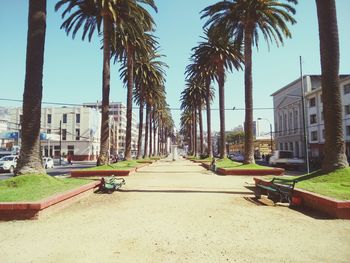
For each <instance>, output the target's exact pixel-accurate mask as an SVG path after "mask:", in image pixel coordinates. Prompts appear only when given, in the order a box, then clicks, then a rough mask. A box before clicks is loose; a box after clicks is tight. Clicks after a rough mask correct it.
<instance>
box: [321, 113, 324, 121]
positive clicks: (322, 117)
mask: <svg viewBox="0 0 350 263" xmlns="http://www.w3.org/2000/svg"><path fill="white" fill-rule="evenodd" d="M323 120H324V113H323V111H322V112H321V121H323Z"/></svg>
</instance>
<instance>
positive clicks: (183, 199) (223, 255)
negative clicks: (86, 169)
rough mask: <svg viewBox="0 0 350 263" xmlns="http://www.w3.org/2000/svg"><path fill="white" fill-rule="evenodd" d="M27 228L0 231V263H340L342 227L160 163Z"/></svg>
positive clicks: (218, 179)
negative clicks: (118, 189)
mask: <svg viewBox="0 0 350 263" xmlns="http://www.w3.org/2000/svg"><path fill="white" fill-rule="evenodd" d="M126 180H127V184H126V185H125V187H123V191H122V192H116V193H113V194H111V195H104V194H103V195H102V194H93V195H90V196H88V197H86V198H84V199H82V200H81V201H79V202H77V203H74V204H72V205H70V206H69V207H67V208H65V209H63V210H60V211H59V212H55V213H52V214H50V215H48V216H47V217H45V218H42V219H40V220H36V221H14V222H0V246H1V252H0V262H74V263H75V262H152V263H153V262H293V263H294V262H317V263H318V262H350V249H349V248H350V221H345V220H329V219H317V218H315V215H311V216H310V215H305V214H303V213H300V212H298V211H294V210H291V209H289V208H287V207H284V206H276V207H273V206H264V205H261V204H256V203H254V202H252V200H251V199H250V198H251V197H253V195H252V193H251V191H250V190H249V189H248V188H246V187H245V186H248V185H249V184H252V183H253V180H252V178H251V177H243V176H242V177H230V176H226V177H225V176H216V175H214V174H212V173H210V172H208V171H205V170H204V169H203V168H201V167H200V166H198V165H196V164H192V163H191V162H189V161H185V160H179V161H176V162H168V161H161V162H158V163H156V164H153V165H151V166H148V167H145V168H142V169H140V171H139V172H137V173H135V174H134V175H132V176H130V177H128V178H126Z"/></svg>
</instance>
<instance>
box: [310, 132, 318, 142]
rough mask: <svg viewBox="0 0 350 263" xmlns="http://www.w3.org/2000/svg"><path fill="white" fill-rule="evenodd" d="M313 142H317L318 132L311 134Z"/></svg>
mask: <svg viewBox="0 0 350 263" xmlns="http://www.w3.org/2000/svg"><path fill="white" fill-rule="evenodd" d="M311 141H317V131H312V132H311Z"/></svg>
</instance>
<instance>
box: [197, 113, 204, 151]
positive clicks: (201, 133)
mask: <svg viewBox="0 0 350 263" xmlns="http://www.w3.org/2000/svg"><path fill="white" fill-rule="evenodd" d="M198 115H199V141H200V147H199V149H200V155H203V118H202V106H199V107H198Z"/></svg>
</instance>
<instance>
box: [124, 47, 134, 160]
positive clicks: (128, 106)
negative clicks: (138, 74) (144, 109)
mask: <svg viewBox="0 0 350 263" xmlns="http://www.w3.org/2000/svg"><path fill="white" fill-rule="evenodd" d="M127 63H128V65H127V67H128V90H127V99H126V136H125V160H131V130H132V127H131V124H132V91H133V88H134V52H133V50H132V48H130V47H129V48H128V50H127Z"/></svg>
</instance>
